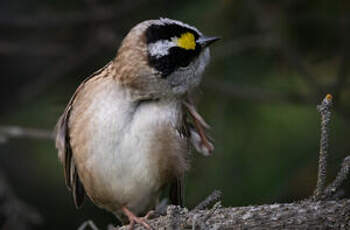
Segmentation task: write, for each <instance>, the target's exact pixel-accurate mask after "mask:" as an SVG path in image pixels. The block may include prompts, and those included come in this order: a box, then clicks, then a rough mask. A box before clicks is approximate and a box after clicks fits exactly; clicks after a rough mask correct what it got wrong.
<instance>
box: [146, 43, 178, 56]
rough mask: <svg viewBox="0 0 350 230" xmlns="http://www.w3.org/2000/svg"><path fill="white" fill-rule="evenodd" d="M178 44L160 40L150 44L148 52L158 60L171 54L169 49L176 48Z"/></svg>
mask: <svg viewBox="0 0 350 230" xmlns="http://www.w3.org/2000/svg"><path fill="white" fill-rule="evenodd" d="M175 46H176V44H175V43H174V42H173V41H169V40H159V41H156V42H154V43H150V44H148V52H149V54H150V55H151V56H154V57H156V58H160V57H163V56H165V55H168V54H169V49H170V48H171V47H175Z"/></svg>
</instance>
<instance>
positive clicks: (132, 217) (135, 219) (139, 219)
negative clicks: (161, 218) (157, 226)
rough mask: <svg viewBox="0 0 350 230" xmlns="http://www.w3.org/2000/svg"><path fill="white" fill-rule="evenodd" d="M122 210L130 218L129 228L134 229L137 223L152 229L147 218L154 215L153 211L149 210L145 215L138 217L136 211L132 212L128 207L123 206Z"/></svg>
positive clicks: (149, 229)
mask: <svg viewBox="0 0 350 230" xmlns="http://www.w3.org/2000/svg"><path fill="white" fill-rule="evenodd" d="M122 211H123V212H124V213H125V215H126V216H127V217H128V218H129V222H130V224H129V230H133V229H134V225H135V223H138V224H141V225H142V226H144V227H145V228H146V229H148V230H152V227H151V226H150V225H149V224H148V223H147V222H146V220H147V219H148V218H149V216H150V215H152V213H153V211H149V212H148V213H147V214H146V215H145V216H144V217H137V216H135V214H134V213H132V212H131V211H130V210H129V209H127V208H126V207H123V208H122Z"/></svg>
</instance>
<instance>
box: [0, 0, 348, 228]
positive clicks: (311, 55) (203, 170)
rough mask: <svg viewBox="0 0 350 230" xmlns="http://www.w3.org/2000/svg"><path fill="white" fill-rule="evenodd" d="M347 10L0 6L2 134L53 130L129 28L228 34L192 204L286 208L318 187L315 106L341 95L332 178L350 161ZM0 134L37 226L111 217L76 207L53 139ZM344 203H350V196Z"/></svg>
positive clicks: (63, 3) (191, 182)
mask: <svg viewBox="0 0 350 230" xmlns="http://www.w3.org/2000/svg"><path fill="white" fill-rule="evenodd" d="M349 5H350V2H349V1H347V0H343V1H330V0H328V1H326V0H317V1H316V0H310V1H302V0H281V1H272V0H270V1H267V0H265V1H257V0H256V1H254V0H217V1H213V0H212V1H210V0H201V1H184V0H177V1H160V0H159V1H157V0H151V1H146V0H135V1H127V0H123V1H95V0H81V1H68V0H46V1H43V0H41V1H38V0H36V1H34V0H27V1H20V0H2V1H0V70H1V77H0V98H1V99H0V128H1V127H5V126H6V127H7V126H11V127H13V126H20V127H22V128H35V129H40V130H44V133H46V132H45V130H46V131H49V132H50V131H51V130H52V129H53V127H54V125H55V123H56V121H57V119H58V117H59V115H60V114H61V113H62V111H63V109H64V106H65V104H66V103H67V102H68V100H69V98H70V96H71V95H72V93H73V92H74V89H75V88H76V87H77V86H78V85H79V83H80V82H81V81H82V80H83V79H84V78H85V77H87V76H88V75H89V74H90V73H92V72H94V71H95V70H97V69H99V68H100V67H102V66H103V65H104V64H105V63H107V62H108V61H109V60H110V59H112V58H113V57H114V56H115V54H116V51H117V49H118V46H119V44H120V42H121V39H122V38H123V37H124V36H125V35H126V34H127V32H128V31H129V29H130V28H131V27H132V26H134V25H135V24H137V23H138V22H141V21H143V20H146V19H151V18H159V17H169V18H173V19H178V20H181V21H184V22H186V23H188V24H191V25H194V26H196V27H197V28H199V29H200V30H201V31H202V32H203V33H204V34H207V35H219V36H221V37H222V40H221V41H220V42H217V43H216V44H215V45H213V46H212V48H211V54H212V55H211V56H212V61H211V63H210V65H209V67H208V68H207V71H206V73H205V76H204V80H203V82H202V85H201V87H200V90H199V93H198V95H199V97H198V110H199V112H200V113H201V114H202V116H203V117H204V118H205V119H206V120H207V122H208V123H209V124H210V125H211V126H212V129H211V136H212V137H213V138H214V140H215V146H216V150H215V153H214V155H212V156H211V157H203V156H201V155H199V154H198V153H193V157H192V169H191V171H190V172H189V173H188V175H187V176H186V188H185V196H186V198H185V200H186V206H187V207H189V208H191V207H193V206H194V205H196V204H197V203H198V202H199V201H201V200H202V199H204V198H205V197H206V196H207V195H208V194H210V193H211V192H212V191H213V190H214V189H219V190H221V191H222V192H223V204H224V205H225V206H242V205H250V204H262V203H273V202H291V201H294V200H300V199H304V198H307V197H309V196H310V195H311V194H312V192H313V189H314V186H315V183H316V175H317V161H318V151H319V136H320V132H319V123H320V119H319V113H318V112H317V110H316V107H315V105H317V104H319V103H320V101H321V100H322V98H323V97H324V96H325V94H326V93H332V95H333V96H334V97H335V98H334V100H335V106H334V113H333V116H332V122H331V138H330V144H331V146H330V159H329V170H330V174H329V175H330V176H329V178H328V179H329V181H331V180H332V178H333V177H334V175H335V174H336V172H337V170H338V168H339V165H340V162H341V160H342V159H343V158H344V157H345V156H346V155H347V154H349V150H350V142H349V134H350V130H349V122H350V116H349V114H350V102H349V101H350V100H349V96H350V92H349V87H350V79H349V78H348V75H349V73H348V70H349V60H348V59H349V51H350V49H349V33H350V27H349V26H350V8H349ZM46 136H47V135H44V137H43V138H30V137H18V138H9V136H7V135H6V134H5V133H3V134H1V132H0V140H1V143H0V167H1V170H2V173H3V174H4V175H5V177H6V178H7V180H8V182H9V184H10V185H11V186H12V188H13V191H14V193H15V194H17V196H18V197H19V198H20V199H21V200H22V201H24V202H26V203H28V204H30V205H31V206H34V207H35V208H36V209H37V210H38V211H39V213H40V214H41V216H42V217H43V220H44V222H43V224H42V225H37V226H34V228H36V229H39V228H40V229H76V228H77V227H78V226H79V225H80V224H81V223H82V222H83V221H85V220H88V219H92V220H94V222H95V223H96V224H97V225H98V226H99V227H101V229H104V228H105V225H106V224H107V223H116V220H115V218H114V217H113V216H112V215H111V214H109V213H107V212H105V211H101V210H100V209H98V208H96V207H94V206H93V205H92V204H91V203H90V202H89V201H88V202H85V204H84V205H83V208H82V209H81V210H76V209H75V208H74V205H73V202H72V198H71V195H70V193H69V192H68V191H67V189H66V187H65V185H64V181H63V170H62V167H61V165H60V163H59V162H58V159H57V152H56V150H55V148H54V143H53V141H52V140H50V139H48V138H46ZM344 191H345V196H346V195H348V192H347V189H346V188H345V190H344Z"/></svg>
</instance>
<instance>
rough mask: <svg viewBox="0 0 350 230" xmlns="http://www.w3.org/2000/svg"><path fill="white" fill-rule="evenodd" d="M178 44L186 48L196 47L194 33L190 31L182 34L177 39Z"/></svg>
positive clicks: (192, 48)
mask: <svg viewBox="0 0 350 230" xmlns="http://www.w3.org/2000/svg"><path fill="white" fill-rule="evenodd" d="M176 44H177V46H178V47H181V48H183V49H185V50H194V49H196V41H195V38H194V35H193V34H192V33H190V32H187V33H183V34H181V37H180V38H178V39H177V41H176Z"/></svg>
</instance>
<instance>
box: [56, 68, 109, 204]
mask: <svg viewBox="0 0 350 230" xmlns="http://www.w3.org/2000/svg"><path fill="white" fill-rule="evenodd" d="M109 65H110V63H108V64H107V65H106V66H105V67H103V68H101V69H100V70H98V71H96V72H95V73H93V74H92V75H90V76H89V77H88V78H86V79H85V80H84V81H83V82H82V83H81V84H80V85H79V87H78V88H77V90H76V91H75V92H74V94H73V96H72V98H71V99H70V101H69V103H68V105H67V107H66V108H65V110H64V112H63V114H62V115H61V117H60V118H59V120H58V122H57V125H56V148H57V149H58V158H59V159H60V161H61V162H62V164H63V170H64V179H65V183H66V185H67V187H68V189H69V190H70V191H72V194H73V200H74V204H75V206H76V207H77V208H79V207H80V206H81V205H82V203H83V201H84V198H85V189H84V186H83V184H82V183H81V181H80V178H79V174H78V170H77V167H76V165H75V163H74V156H73V155H74V154H73V152H72V147H71V143H70V134H69V118H70V113H71V111H72V109H73V108H74V102H75V98H76V96H77V95H78V94H79V92H80V90H81V89H82V88H83V87H84V85H85V83H86V82H87V81H88V80H90V79H91V78H93V77H96V76H99V75H100V74H101V73H102V71H103V70H104V69H106V68H107V67H108V66H109Z"/></svg>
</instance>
